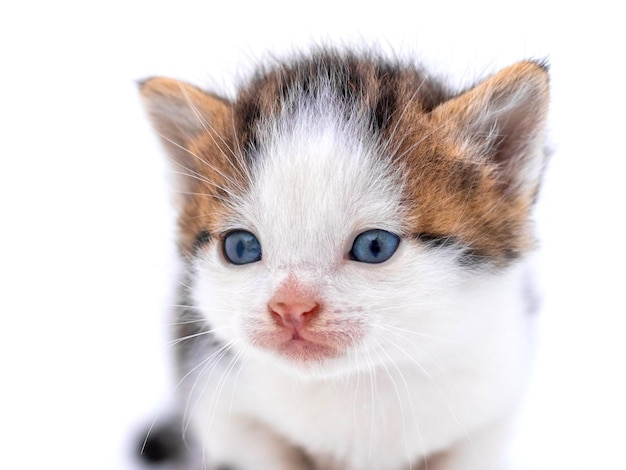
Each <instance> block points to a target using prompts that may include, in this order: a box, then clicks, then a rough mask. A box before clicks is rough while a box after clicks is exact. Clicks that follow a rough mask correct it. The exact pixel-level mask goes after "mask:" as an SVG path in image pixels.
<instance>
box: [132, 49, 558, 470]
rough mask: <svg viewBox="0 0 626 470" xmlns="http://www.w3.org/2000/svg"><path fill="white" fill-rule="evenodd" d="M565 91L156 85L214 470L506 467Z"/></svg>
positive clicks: (334, 75) (517, 77)
mask: <svg viewBox="0 0 626 470" xmlns="http://www.w3.org/2000/svg"><path fill="white" fill-rule="evenodd" d="M547 93H548V91H547V74H546V72H545V70H544V69H543V67H541V66H540V65H537V64H534V63H530V62H527V63H520V64H517V65H515V66H513V67H510V68H509V69H506V70H504V71H502V72H500V73H499V74H497V75H496V76H494V77H492V78H490V79H489V80H487V81H485V82H483V83H482V84H480V85H478V86H477V87H475V88H474V89H472V90H469V91H467V92H465V93H463V94H460V95H458V96H453V95H451V94H449V93H447V92H446V91H445V89H444V88H443V87H441V86H440V85H438V84H437V83H436V82H434V81H432V80H429V79H428V78H427V77H426V76H424V75H423V74H422V73H421V72H420V71H418V70H417V69H414V68H411V67H402V66H399V65H397V64H390V63H388V62H385V61H382V60H380V59H371V58H359V57H357V56H352V55H350V54H333V53H321V54H317V55H314V56H312V57H309V58H302V59H299V60H297V61H295V62H293V63H288V64H279V65H277V66H276V67H274V68H272V69H270V70H269V71H266V72H263V73H260V74H259V75H258V76H257V77H256V78H255V79H254V80H252V81H251V83H250V84H248V85H247V86H246V87H244V88H243V89H242V91H241V93H240V95H239V96H238V98H237V100H236V101H235V102H233V103H230V102H228V101H226V100H223V99H221V98H218V97H216V96H214V95H210V94H206V93H204V92H201V91H200V90H198V89H196V88H193V87H190V86H188V85H184V84H180V83H178V82H175V81H171V80H166V79H152V80H149V81H147V82H146V83H145V84H144V85H143V87H142V94H143V96H144V98H145V100H146V103H147V106H148V109H149V112H150V114H151V117H152V119H153V122H154V123H155V127H156V128H157V130H158V132H159V133H160V134H161V135H162V137H163V139H164V143H165V145H166V147H167V148H168V150H169V151H170V153H171V155H172V158H173V161H174V164H175V166H176V169H177V171H178V172H180V173H182V176H181V179H180V185H181V188H182V191H181V198H180V201H179V204H180V206H179V208H180V214H181V216H180V228H181V231H180V249H181V254H182V256H183V259H184V261H185V264H186V267H187V273H186V277H185V280H184V282H183V284H184V286H185V287H184V292H183V297H184V302H183V303H184V304H185V305H187V306H186V307H183V308H181V309H180V310H179V312H178V315H177V317H178V322H179V324H180V325H179V328H178V331H177V337H178V338H180V339H181V341H180V343H179V364H180V376H181V391H182V393H181V395H182V403H183V405H182V410H181V412H182V414H183V418H184V419H183V421H184V423H185V429H186V427H187V425H189V427H190V429H191V430H192V432H193V436H195V439H196V440H198V441H199V442H200V444H201V445H200V447H201V448H202V456H201V458H200V462H201V463H200V465H206V466H207V467H208V468H216V467H217V466H219V465H228V466H233V467H235V468H238V469H241V470H246V469H268V470H269V469H272V470H274V469H298V468H308V467H312V466H315V467H318V468H337V469H350V470H362V469H376V470H385V469H389V470H395V469H398V470H399V469H405V468H415V469H417V468H419V466H420V465H422V464H423V465H427V466H428V468H429V469H431V470H437V469H458V470H461V469H465V470H467V469H481V470H488V469H491V468H493V469H496V468H502V467H503V465H504V463H503V460H502V457H503V456H502V450H503V447H502V446H501V440H502V437H503V436H504V435H505V434H504V431H505V429H506V427H507V425H508V422H509V419H510V417H511V415H512V414H513V413H514V409H515V404H516V401H517V399H518V395H519V392H520V390H521V389H522V388H523V382H524V376H525V370H526V362H527V355H528V351H529V345H528V323H529V321H530V318H529V315H528V312H527V308H526V307H525V306H526V305H527V302H526V299H525V295H526V292H527V285H526V283H527V280H528V272H527V270H528V266H527V260H526V258H527V252H528V251H529V249H530V248H531V246H532V231H531V227H530V222H529V217H530V210H531V208H532V203H533V200H534V198H535V195H536V192H537V188H538V184H539V177H540V174H541V169H542V167H543V154H542V147H543V127H544V121H545V114H546V109H547V101H548V99H547ZM242 231H245V232H242ZM242 233H243V234H244V235H241V234H242ZM233 234H234V235H233ZM361 234H374V235H372V236H373V237H375V241H373V242H372V241H371V240H372V239H369V238H368V239H367V240H370V241H368V242H367V243H369V244H367V243H366V244H365V245H362V244H361V245H362V246H364V247H365V248H364V250H365V251H363V248H362V247H361V248H359V247H360V246H361V245H359V246H357V243H358V242H357V241H358V240H359V237H360V235H361ZM240 236H244V237H247V238H244V239H245V240H246V241H245V243H244V242H242V241H241V240H244V239H242V238H237V237H240ZM250 236H252V239H251V238H250ZM231 237H232V238H231ZM232 239H235V242H233V243H235V244H234V245H232V246H235V247H237V248H236V250H235V251H229V248H228V243H229V240H232ZM237 240H238V241H237ZM250 240H252V241H250ZM393 240H399V244H397V245H394V241H393ZM250 243H252V245H250ZM250 247H252V248H250ZM389 247H392V248H389ZM387 248H389V253H390V254H389V253H387V254H389V257H388V258H387V257H386V255H384V256H385V258H384V259H383V258H382V257H381V258H379V259H376V257H378V256H382V255H380V252H384V251H385V249H387ZM255 250H256V251H255ZM359 250H361V251H359ZM249 255H252V257H250V256H249ZM239 256H242V257H241V258H238V257H239ZM246 256H248V258H246ZM233 257H234V258H235V259H233ZM240 261H243V262H241V263H240ZM379 261H382V262H379Z"/></svg>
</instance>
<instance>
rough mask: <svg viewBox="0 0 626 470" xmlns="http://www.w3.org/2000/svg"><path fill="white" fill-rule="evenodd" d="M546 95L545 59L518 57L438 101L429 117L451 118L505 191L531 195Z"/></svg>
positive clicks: (539, 167) (539, 163)
mask: <svg viewBox="0 0 626 470" xmlns="http://www.w3.org/2000/svg"><path fill="white" fill-rule="evenodd" d="M549 101H550V98H549V77H548V70H547V67H546V66H545V64H543V63H538V62H530V61H528V62H520V63H517V64H515V65H512V66H510V67H508V68H506V69H504V70H502V71H500V72H498V73H497V74H495V75H493V76H492V77H490V78H488V79H486V80H484V81H483V82H481V83H479V84H478V85H476V86H475V87H474V88H472V89H470V90H468V91H466V92H464V93H462V94H460V95H459V96H457V97H456V98H453V99H451V100H449V101H446V102H444V103H443V104H441V105H440V106H439V107H437V108H435V110H433V118H434V119H436V120H437V121H439V122H442V123H445V122H449V121H453V123H454V124H455V125H456V127H457V133H458V134H459V135H460V136H461V138H462V139H463V140H464V141H465V143H466V144H469V146H470V147H471V148H473V149H475V152H476V153H478V154H479V156H480V157H481V158H483V159H485V160H486V162H487V163H488V164H492V165H494V168H495V174H496V175H497V176H498V179H499V180H500V181H501V182H502V184H503V185H504V186H505V190H506V191H507V192H513V193H515V194H517V195H521V196H528V197H534V194H535V193H536V191H537V189H538V186H539V181H540V178H541V174H542V172H543V168H544V165H545V162H544V160H545V154H544V139H545V136H544V132H545V125H546V119H547V114H548V104H549ZM472 153H474V152H472ZM469 158H472V157H469Z"/></svg>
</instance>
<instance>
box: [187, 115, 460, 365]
mask: <svg viewBox="0 0 626 470" xmlns="http://www.w3.org/2000/svg"><path fill="white" fill-rule="evenodd" d="M315 118H316V119H312V118H311V117H308V118H307V117H306V116H304V117H302V116H301V117H294V116H291V117H290V118H289V119H288V120H287V121H286V122H283V123H280V122H279V123H278V124H277V126H276V127H275V128H273V129H272V131H271V132H269V133H268V135H266V136H264V145H262V146H261V147H260V148H259V150H258V154H257V155H256V156H255V159H256V161H257V162H258V163H257V165H256V166H255V167H254V170H253V171H252V172H251V175H252V178H251V179H252V180H251V181H250V182H249V186H248V189H247V191H246V192H245V194H243V195H242V196H241V197H239V198H236V199H235V200H234V201H233V206H234V207H233V209H232V211H231V213H230V214H229V215H228V216H227V217H225V220H226V221H227V222H226V223H225V225H224V226H223V228H222V229H221V230H220V233H219V234H218V235H216V237H215V240H214V241H213V242H212V243H209V244H207V245H206V246H201V247H200V248H199V250H198V251H199V252H198V255H197V256H196V257H195V259H194V263H193V265H194V273H195V275H194V276H193V278H194V281H193V282H194V283H193V298H194V301H195V304H196V305H198V306H199V307H200V309H201V310H202V312H203V313H204V314H205V315H206V316H207V319H208V321H209V323H210V325H211V326H212V327H213V328H215V329H216V332H217V334H218V335H219V336H220V337H221V339H222V341H223V342H224V343H229V342H234V343H236V346H235V348H242V349H244V350H245V349H248V348H251V349H252V350H254V351H256V352H255V353H258V352H261V353H265V354H270V355H273V356H275V357H276V358H277V359H279V360H280V362H283V363H284V364H287V365H291V366H293V367H294V368H296V369H298V370H305V371H311V370H314V371H319V370H321V369H325V370H326V371H330V370H335V369H337V368H343V367H352V368H354V367H355V366H360V367H367V366H369V365H371V364H373V363H378V362H380V360H382V359H384V358H385V356H384V354H385V353H384V352H383V351H389V350H390V349H393V348H390V347H389V344H390V343H393V342H394V341H395V342H398V337H401V336H402V335H403V334H404V333H403V329H404V328H413V327H417V326H418V325H417V324H416V323H419V327H417V331H422V332H423V333H424V334H428V332H429V331H430V330H432V328H430V327H429V325H428V323H429V322H430V321H431V320H435V319H436V317H437V314H438V312H439V311H440V310H441V309H442V308H443V307H444V305H445V303H446V302H445V298H444V296H443V294H444V292H443V289H442V286H444V285H445V286H447V288H448V289H450V288H453V287H452V286H453V285H454V284H455V278H456V276H457V274H458V273H456V272H455V270H456V268H455V263H454V252H447V251H446V250H444V251H439V252H438V251H437V250H432V249H427V248H426V247H425V246H424V245H423V244H420V243H419V242H418V241H416V240H414V239H412V238H413V237H411V233H410V227H409V225H408V223H407V214H406V210H405V208H404V207H403V204H402V194H403V185H402V179H401V175H400V174H398V173H397V171H394V170H396V169H394V168H393V166H390V165H389V163H388V161H387V159H386V158H385V156H384V155H380V151H379V149H377V146H376V144H375V143H374V142H371V141H369V142H368V141H367V140H368V137H367V134H365V133H364V131H363V129H362V126H361V128H359V127H360V125H359V123H358V122H354V123H350V124H344V125H342V124H341V123H339V122H338V121H337V119H336V117H334V116H332V114H329V115H326V116H315ZM294 119H301V122H300V123H299V125H298V128H297V129H294V128H293V121H294ZM289 125H291V126H289ZM288 127H291V129H289V130H287V128H288ZM241 231H245V232H249V234H250V235H249V234H247V233H246V234H243V235H242V232H241ZM251 235H253V236H254V239H252V238H251ZM250 240H252V244H253V245H252V247H250ZM230 245H232V247H231V246H230ZM237 246H238V247H239V249H240V251H239V252H237ZM258 248H260V256H259V255H258ZM229 250H234V252H233V253H232V254H231V255H230V256H229ZM248 253H250V256H249V257H248ZM240 261H243V262H244V264H234V263H238V262H240ZM448 294H449V293H448ZM418 319H419V321H418V322H416V320H418ZM433 333H434V332H433V331H430V334H433ZM320 366H323V367H320Z"/></svg>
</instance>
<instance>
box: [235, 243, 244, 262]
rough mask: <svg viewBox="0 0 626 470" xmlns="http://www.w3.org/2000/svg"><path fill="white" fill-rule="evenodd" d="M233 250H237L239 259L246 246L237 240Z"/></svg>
mask: <svg viewBox="0 0 626 470" xmlns="http://www.w3.org/2000/svg"><path fill="white" fill-rule="evenodd" d="M235 250H237V256H239V257H240V258H241V257H242V256H243V252H244V251H246V244H245V243H244V242H243V240H239V241H238V242H237V246H236V247H235Z"/></svg>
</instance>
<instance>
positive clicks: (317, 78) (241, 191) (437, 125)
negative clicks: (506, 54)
mask: <svg viewBox="0 0 626 470" xmlns="http://www.w3.org/2000/svg"><path fill="white" fill-rule="evenodd" d="M545 75H546V74H545V70H544V69H543V68H542V67H541V66H540V65H537V64H534V63H530V62H529V63H521V64H518V66H514V67H512V68H510V69H507V70H506V71H504V72H501V73H500V74H498V76H497V79H491V81H488V85H479V86H477V87H476V89H475V90H469V91H467V92H465V93H462V94H459V95H453V94H452V93H450V92H449V91H448V90H446V88H445V87H444V86H443V85H442V84H440V83H438V82H437V81H436V80H433V79H432V78H430V77H428V75H427V74H425V73H424V72H423V71H421V70H420V69H419V68H416V67H412V66H405V65H401V64H399V63H394V62H390V61H386V60H382V59H380V58H377V57H371V56H369V57H365V56H357V55H352V54H349V53H341V54H340V53H332V52H330V53H329V52H323V53H319V54H315V55H312V56H309V57H304V58H300V59H297V60H295V61H292V62H288V63H280V64H275V65H274V66H273V67H271V68H268V69H265V70H261V71H259V72H258V74H257V75H256V76H255V77H253V79H252V80H250V81H249V83H248V84H247V85H245V86H244V87H242V89H241V91H240V93H239V95H238V96H237V99H236V100H235V101H234V102H233V103H227V102H225V101H224V100H221V101H219V103H220V104H219V106H216V105H215V103H206V99H204V98H202V99H201V98H199V97H192V99H191V100H188V101H189V104H188V106H190V107H196V108H200V109H199V112H196V113H195V116H196V118H197V119H200V120H205V121H206V122H207V123H208V124H209V125H204V126H202V130H201V131H197V132H195V133H190V134H191V135H186V136H184V137H183V138H181V137H179V136H175V138H176V139H178V140H180V142H177V143H178V144H180V146H181V147H184V148H185V149H186V151H187V153H188V154H190V155H193V156H194V159H195V162H194V164H193V168H192V169H191V170H192V173H193V174H192V178H191V179H190V180H189V182H188V186H187V188H186V192H187V193H188V195H187V197H186V198H185V199H184V202H183V204H182V206H181V218H180V224H181V248H182V250H183V252H186V253H189V252H190V251H191V250H192V248H193V240H194V238H195V236H196V234H197V233H198V231H200V230H208V231H211V232H216V231H217V232H219V231H220V230H224V229H225V228H227V227H228V225H229V224H232V223H233V221H236V220H241V215H242V214H239V215H237V211H241V210H242V209H244V208H246V207H249V208H251V207H252V206H253V204H251V201H252V199H251V198H253V199H254V198H256V199H255V200H256V201H259V202H260V204H261V205H260V206H258V205H257V208H258V209H259V210H260V211H261V212H265V213H264V214H256V216H254V217H253V216H252V214H250V217H248V218H247V219H248V220H256V221H257V223H261V220H262V217H275V216H278V214H277V212H276V211H278V212H280V213H281V214H282V215H283V217H276V220H272V221H270V222H267V224H271V223H274V224H277V227H278V226H279V225H280V224H281V223H284V225H285V228H284V230H287V229H288V226H289V225H291V226H294V225H296V224H297V225H299V226H300V227H303V224H304V225H306V224H307V223H308V221H309V215H313V214H312V213H311V211H313V213H318V214H322V213H325V217H326V219H328V218H329V217H330V218H332V215H331V214H332V212H333V210H334V209H336V208H337V207H338V206H341V205H343V206H345V207H348V206H349V205H350V204H354V209H355V211H356V212H359V211H357V210H356V208H357V207H361V209H360V213H361V214H367V216H366V217H365V218H370V219H371V221H370V223H379V224H381V225H384V224H385V223H391V224H393V222H390V221H387V220H383V219H385V217H381V216H380V215H382V214H388V215H389V214H393V217H396V216H397V214H399V213H402V217H403V220H404V222H403V227H402V231H403V233H404V234H405V235H409V234H410V235H415V236H418V238H421V239H422V240H423V239H428V240H431V239H433V238H436V239H438V240H440V241H441V240H443V241H446V240H448V241H450V240H453V241H454V242H455V243H458V244H459V246H463V247H465V248H466V251H467V252H468V253H470V254H471V255H472V257H473V258H474V259H475V260H480V259H483V260H488V261H489V262H490V263H492V264H500V265H502V264H506V263H507V262H508V260H511V259H514V258H515V257H516V256H518V255H519V254H521V253H523V252H524V251H525V250H526V249H528V248H529V247H530V246H531V244H532V237H531V230H530V226H529V214H530V209H531V206H532V202H533V198H534V196H535V193H536V190H537V184H538V182H533V184H530V185H526V186H524V185H522V184H518V183H517V180H516V179H515V178H516V177H513V176H511V175H512V174H514V173H515V172H519V171H520V170H519V168H518V167H517V166H523V164H524V163H523V161H522V159H521V158H519V159H517V160H515V162H522V163H515V164H509V163H508V160H511V161H513V160H514V159H513V158H509V157H508V155H509V154H515V153H516V152H517V153H519V154H520V155H521V154H522V153H523V151H526V150H525V149H526V147H527V146H528V145H526V143H525V142H526V141H525V140H524V138H526V140H528V139H529V137H523V138H522V139H520V140H515V139H510V138H508V137H507V135H506V134H513V133H518V134H524V135H525V136H526V135H528V136H534V134H537V132H538V131H537V129H538V128H539V127H541V125H542V124H543V121H542V119H543V117H541V116H543V114H545V110H544V109H543V108H545V104H547V98H546V96H547V80H545V79H544V78H542V77H543V76H545ZM533 80H534V81H533ZM520 81H521V82H522V83H526V82H529V83H531V85H532V86H531V87H530V89H529V91H527V92H524V86H522V85H520V84H519V83H517V82H520ZM179 86H180V84H179ZM498 87H500V88H498ZM191 88H193V87H191ZM193 89H194V90H197V89H195V88H193ZM509 89H513V91H511V92H510V93H509V92H508V90H509ZM520 90H521V91H520ZM515 93H518V94H519V95H520V96H521V98H519V100H518V101H519V102H520V103H522V105H520V104H516V103H515V102H514V101H515V99H517V98H515V97H513V98H511V97H509V96H508V95H512V94H515ZM144 94H145V91H144ZM535 95H538V96H539V98H540V99H539V101H537V102H533V101H532V99H533V97H534V96H535ZM543 95H545V96H543ZM206 96H212V95H206ZM500 96H504V98H502V99H504V103H498V101H497V100H498V99H500V100H501V101H502V99H501V98H500ZM214 99H216V98H214ZM202 100H204V101H205V103H201V102H200V103H198V101H202ZM507 100H508V101H507ZM524 100H525V101H524ZM529 100H530V101H529ZM526 101H529V103H528V104H527V105H525V104H524V103H526ZM509 105H512V106H513V109H515V110H517V109H518V108H519V109H520V110H521V111H520V112H521V113H527V114H529V113H530V112H531V110H530V108H533V107H537V108H541V109H539V111H538V112H537V114H538V115H540V117H539V118H537V119H534V120H533V119H527V118H526V115H525V114H523V115H520V116H517V115H515V113H513V112H511V111H502V112H504V113H506V112H508V113H509V114H507V115H505V116H504V118H503V119H500V121H502V122H504V121H506V122H509V121H514V122H520V123H522V124H520V126H521V128H519V129H518V128H513V127H511V128H504V127H502V128H498V126H497V124H498V121H496V119H497V115H498V112H500V111H499V110H501V109H508V108H510V107H511V106H509ZM203 106H208V107H209V108H211V109H210V110H208V111H207V110H203V109H202V108H203ZM524 106H526V108H528V109H525V108H524ZM218 108H219V109H218ZM542 113H543V114H542ZM494 116H496V117H494ZM498 116H499V115H498ZM153 120H155V119H154V118H153ZM157 121H158V120H157ZM535 121H536V122H535ZM527 122H530V123H531V124H532V126H531V125H530V124H528V125H526V127H524V124H523V123H527ZM157 127H158V126H157ZM509 127H510V126H509ZM472 134H473V135H472ZM477 136H478V137H477ZM480 136H483V137H480ZM484 136H487V138H484ZM540 140H541V139H540V138H538V139H537V141H538V142H539V141H540ZM531 150H533V151H535V152H536V151H538V150H537V149H536V148H535V149H531ZM539 151H540V149H539ZM507 152H508V153H507ZM515 158H517V157H515ZM505 159H506V161H505ZM186 162H187V164H186V165H187V166H191V165H189V164H188V162H189V158H187V159H186ZM359 165H361V167H360V169H359V168H357V167H359ZM516 165H517V166H516ZM539 166H541V165H539ZM390 168H392V169H390ZM503 169H506V171H504V170H503ZM392 174H394V175H397V174H401V175H402V177H401V178H396V177H390V175H392ZM323 175H328V176H327V177H324V176H323ZM310 177H312V178H310ZM378 177H379V178H378ZM377 178H378V179H377ZM390 181H393V182H394V184H396V189H397V190H396V191H395V192H394V191H390V190H389V187H390ZM400 181H402V182H403V184H399V183H400ZM289 182H291V185H290V183H289ZM373 182H377V185H376V184H373ZM284 185H287V186H286V187H285V186H284ZM324 185H328V187H329V189H330V190H329V191H327V192H324V191H323V190H321V189H322V188H324ZM357 185H361V186H363V188H361V189H364V188H365V187H370V188H372V189H373V191H371V193H372V194H375V195H376V197H372V198H370V199H368V198H363V194H369V193H367V192H366V191H364V190H361V189H354V190H352V189H351V188H352V187H353V186H357ZM261 186H263V187H261ZM512 188H513V189H512ZM520 188H521V189H520ZM522 189H523V190H522ZM400 190H401V191H400ZM398 191H400V193H398ZM324 194H326V195H327V196H328V198H338V199H337V200H335V201H334V202H332V203H330V202H328V200H325V199H324V197H323V195H324ZM254 195H256V196H254ZM355 195H359V197H357V198H356V200H355ZM280 198H288V201H287V200H285V204H284V205H281V204H279V202H280V201H279V199H280ZM328 198H327V199H328ZM385 198H387V202H388V203H389V204H391V205H394V204H395V207H396V209H393V210H386V209H380V208H379V207H377V205H376V204H379V203H380V204H384V203H382V202H381V201H382V200H383V199H385ZM271 200H273V201H274V203H272V204H270V203H269V202H268V201H271ZM233 201H234V202H235V204H234V205H233V204H232V202H233ZM242 201H247V202H248V204H242ZM263 201H264V202H263ZM364 201H367V202H364ZM287 202H288V203H287ZM263 204H266V205H269V206H263ZM359 204H360V206H359ZM367 205H370V207H369V211H367V210H365V207H364V206H367ZM281 207H282V208H283V209H281ZM387 209H389V208H387ZM346 210H347V209H346ZM339 212H340V211H339ZM339 212H338V213H339ZM376 214H379V216H378V217H377V215H376ZM356 216H357V217H358V214H357V215H356ZM255 217H256V218H255ZM393 217H392V218H393ZM396 218H397V217H396ZM314 219H315V218H314ZM380 228H385V227H384V226H381V227H380ZM396 229H397V230H399V229H400V228H399V227H396Z"/></svg>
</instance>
